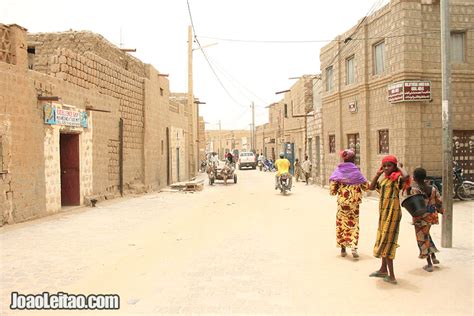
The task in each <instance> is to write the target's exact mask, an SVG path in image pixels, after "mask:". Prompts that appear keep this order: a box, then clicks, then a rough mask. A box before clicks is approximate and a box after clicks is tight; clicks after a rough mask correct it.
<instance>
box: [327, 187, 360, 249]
mask: <svg viewBox="0 0 474 316" xmlns="http://www.w3.org/2000/svg"><path fill="white" fill-rule="evenodd" d="M368 188H369V184H368V182H366V183H362V184H352V185H348V184H343V183H340V182H337V181H331V183H330V187H329V192H330V194H331V195H337V196H338V197H337V213H336V243H337V247H349V248H351V249H357V244H358V242H359V204H360V203H361V202H362V191H367V189H368Z"/></svg>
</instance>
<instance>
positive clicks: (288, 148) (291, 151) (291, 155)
mask: <svg viewBox="0 0 474 316" xmlns="http://www.w3.org/2000/svg"><path fill="white" fill-rule="evenodd" d="M283 152H284V153H285V156H286V159H288V160H289V161H290V173H291V174H294V173H295V171H294V168H293V164H294V163H295V144H294V143H285V144H283Z"/></svg>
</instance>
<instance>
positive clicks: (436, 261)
mask: <svg viewBox="0 0 474 316" xmlns="http://www.w3.org/2000/svg"><path fill="white" fill-rule="evenodd" d="M431 262H433V264H439V260H438V259H431Z"/></svg>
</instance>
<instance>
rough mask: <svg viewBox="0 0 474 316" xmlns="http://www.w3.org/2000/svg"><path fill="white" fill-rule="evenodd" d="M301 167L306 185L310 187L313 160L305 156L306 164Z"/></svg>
mask: <svg viewBox="0 0 474 316" xmlns="http://www.w3.org/2000/svg"><path fill="white" fill-rule="evenodd" d="M301 167H302V168H303V173H304V178H305V181H306V185H308V182H309V177H310V176H311V168H312V167H313V164H312V163H311V160H309V159H308V155H306V156H304V162H303V165H302V166H301Z"/></svg>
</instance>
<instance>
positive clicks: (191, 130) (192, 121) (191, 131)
mask: <svg viewBox="0 0 474 316" xmlns="http://www.w3.org/2000/svg"><path fill="white" fill-rule="evenodd" d="M187 101H188V102H187V103H188V109H189V111H188V113H189V123H188V137H187V143H188V149H189V153H188V158H189V161H188V166H189V177H190V178H191V177H194V176H195V174H196V173H195V172H196V169H195V163H196V162H195V159H196V156H197V155H196V154H195V148H196V139H195V137H196V134H197V133H196V131H195V129H196V126H195V125H196V122H197V120H196V117H195V116H196V109H195V107H196V106H197V105H196V104H195V103H194V92H193V30H192V27H191V26H188V96H187Z"/></svg>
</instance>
